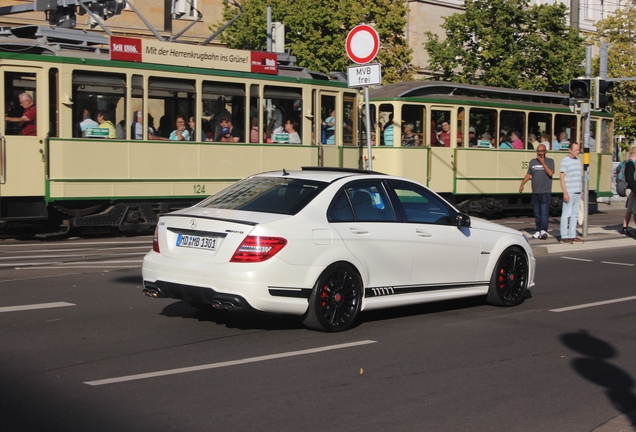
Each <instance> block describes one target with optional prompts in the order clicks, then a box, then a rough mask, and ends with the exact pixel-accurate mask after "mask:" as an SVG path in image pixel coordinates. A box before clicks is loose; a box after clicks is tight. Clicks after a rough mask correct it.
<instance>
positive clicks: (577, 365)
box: [560, 330, 636, 424]
mask: <svg viewBox="0 0 636 432" xmlns="http://www.w3.org/2000/svg"><path fill="white" fill-rule="evenodd" d="M560 339H561V343H563V345H565V346H566V347H568V348H569V349H571V350H572V351H574V352H577V353H579V354H581V355H582V357H576V358H574V359H573V360H572V361H571V365H572V368H573V369H574V370H575V371H576V372H577V373H578V374H579V375H581V376H582V377H583V378H585V379H586V380H588V381H591V382H593V383H594V384H596V385H598V386H601V387H603V388H604V389H605V394H606V396H607V398H608V399H609V400H610V402H611V403H612V405H613V406H614V407H615V408H616V409H617V410H618V411H620V412H621V413H622V414H625V415H627V416H628V418H629V421H630V423H631V424H634V423H636V395H634V392H633V390H632V388H633V387H634V379H633V378H632V377H631V376H630V375H629V374H628V373H627V372H625V371H624V370H622V369H621V368H619V367H617V366H614V365H613V364H611V363H609V362H608V360H610V359H612V358H614V357H616V356H617V354H618V353H617V351H616V349H614V347H612V346H611V345H610V344H608V343H607V342H605V341H603V340H601V339H598V338H596V337H594V336H592V335H590V334H589V333H588V332H587V331H585V330H579V331H578V332H576V333H566V334H563V335H561V338H560Z"/></svg>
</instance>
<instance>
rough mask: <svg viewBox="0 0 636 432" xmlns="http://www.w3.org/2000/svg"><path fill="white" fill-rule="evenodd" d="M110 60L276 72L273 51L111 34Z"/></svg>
mask: <svg viewBox="0 0 636 432" xmlns="http://www.w3.org/2000/svg"><path fill="white" fill-rule="evenodd" d="M110 58H111V60H121V61H129V62H139V63H154V64H165V65H179V66H190V67H203V68H208V69H220V70H227V71H236V72H254V73H264V74H272V75H276V74H278V61H277V60H278V59H277V54H276V53H271V52H262V51H243V50H235V49H229V48H223V47H210V46H200V45H186V44H176V43H173V42H161V41H158V40H153V39H140V38H126V37H118V36H111V38H110Z"/></svg>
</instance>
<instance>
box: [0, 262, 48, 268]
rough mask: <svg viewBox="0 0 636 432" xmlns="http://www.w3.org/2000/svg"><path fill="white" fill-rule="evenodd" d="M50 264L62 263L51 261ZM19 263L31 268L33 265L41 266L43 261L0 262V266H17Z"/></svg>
mask: <svg viewBox="0 0 636 432" xmlns="http://www.w3.org/2000/svg"><path fill="white" fill-rule="evenodd" d="M49 264H51V265H53V264H60V263H59V262H51V263H49ZM17 265H20V266H25V267H26V266H29V268H31V266H38V265H39V266H41V265H42V263H41V262H34V263H13V264H0V267H15V266H17Z"/></svg>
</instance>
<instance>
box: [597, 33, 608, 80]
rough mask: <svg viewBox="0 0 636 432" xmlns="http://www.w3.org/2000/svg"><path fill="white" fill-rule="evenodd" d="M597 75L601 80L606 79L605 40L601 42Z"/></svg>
mask: <svg viewBox="0 0 636 432" xmlns="http://www.w3.org/2000/svg"><path fill="white" fill-rule="evenodd" d="M599 60H600V62H599V70H598V76H599V78H601V79H602V80H606V79H607V42H601V52H600V57H599Z"/></svg>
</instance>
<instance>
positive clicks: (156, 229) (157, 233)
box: [152, 226, 161, 253]
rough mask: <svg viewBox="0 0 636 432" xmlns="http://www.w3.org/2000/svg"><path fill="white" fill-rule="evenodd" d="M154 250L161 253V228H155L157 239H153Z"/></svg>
mask: <svg viewBox="0 0 636 432" xmlns="http://www.w3.org/2000/svg"><path fill="white" fill-rule="evenodd" d="M152 250H153V251H154V252H157V253H161V251H160V250H159V226H157V227H156V228H155V237H154V238H153V239H152Z"/></svg>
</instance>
